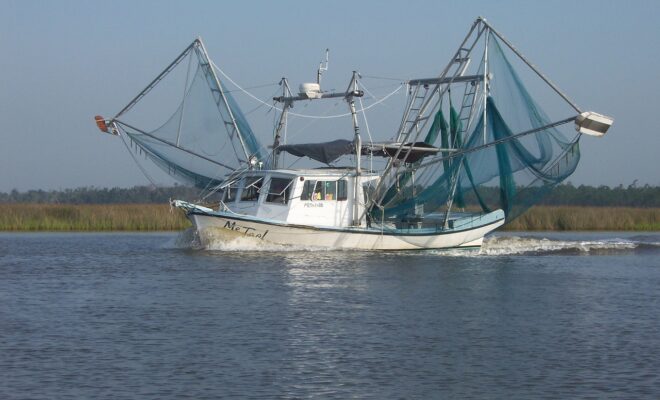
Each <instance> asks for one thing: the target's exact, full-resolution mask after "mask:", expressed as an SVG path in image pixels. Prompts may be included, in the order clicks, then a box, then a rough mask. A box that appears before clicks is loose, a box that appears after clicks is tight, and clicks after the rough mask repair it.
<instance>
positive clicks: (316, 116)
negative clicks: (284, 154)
mask: <svg viewBox="0 0 660 400" xmlns="http://www.w3.org/2000/svg"><path fill="white" fill-rule="evenodd" d="M209 61H211V65H213V68H215V69H216V70H217V71H218V72H220V73H221V74H222V76H224V77H225V78H227V80H228V81H229V82H231V83H232V84H233V85H234V86H236V87H237V88H238V89H239V90H240V91H242V92H243V93H245V94H246V95H248V96H249V97H251V98H252V99H253V100H255V101H258V102H259V103H262V104H263V105H265V106H266V107H270V108H273V109H275V110H278V111H280V112H281V111H282V109H281V108H279V107H277V106H274V105H271V104H268V103H266V102H265V101H263V100H261V99H260V98H258V97H257V96H255V95H253V94H252V93H250V92H248V91H247V90H245V89H243V88H242V87H241V86H240V85H239V84H238V83H236V82H235V81H234V80H233V79H231V78H230V77H229V75H227V74H225V72H224V71H223V70H221V69H220V67H218V66H217V65H215V62H213V60H211V59H209ZM404 86H405V85H404V84H403V83H402V84H401V85H399V87H397V88H396V89H395V90H394V91H392V92H390V93H389V94H387V95H386V96H385V97H383V98H382V99H380V100H378V101H377V102H375V103H372V104H369V105H368V106H367V107H365V108H364V109H363V110H362V111H363V112H364V111H366V110H368V109H370V108H372V107H374V106H376V105H378V104H380V103H382V102H384V101H385V100H387V99H388V98H390V97H391V96H393V95H394V94H396V93H397V92H398V91H399V90H401V88H402V87H404ZM289 115H295V116H296V117H301V118H315V119H330V118H341V117H347V116H349V115H351V113H350V112H348V113H344V114H337V115H328V116H322V115H305V114H298V113H294V112H289Z"/></svg>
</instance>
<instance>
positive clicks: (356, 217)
mask: <svg viewBox="0 0 660 400" xmlns="http://www.w3.org/2000/svg"><path fill="white" fill-rule="evenodd" d="M357 77H358V73H357V72H356V71H353V77H352V78H351V83H350V84H349V85H348V89H347V90H346V93H349V95H348V96H347V98H346V99H347V100H348V105H349V108H350V110H351V117H352V121H353V131H354V132H355V138H354V139H353V145H354V146H355V185H354V186H355V187H354V190H353V191H354V200H353V225H355V226H359V225H360V220H361V219H362V218H360V207H359V204H360V190H359V188H360V172H361V171H360V158H361V157H362V154H361V153H362V139H361V138H360V127H359V125H358V119H357V113H356V111H355V100H354V98H353V93H358V86H357Z"/></svg>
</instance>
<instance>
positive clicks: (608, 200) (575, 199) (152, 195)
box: [0, 183, 660, 208]
mask: <svg viewBox="0 0 660 400" xmlns="http://www.w3.org/2000/svg"><path fill="white" fill-rule="evenodd" d="M528 190H529V189H528ZM480 191H483V192H482V195H483V197H485V198H488V197H496V196H498V189H496V188H490V189H489V188H482V189H480ZM200 194H201V193H200V190H199V189H197V188H191V187H187V186H181V185H175V186H169V187H155V186H135V187H132V188H117V187H116V188H97V187H82V188H77V189H64V190H49V191H45V190H28V191H26V192H19V191H17V190H12V191H11V192H9V193H3V192H0V203H37V204H39V203H41V204H126V203H161V204H162V203H167V202H168V200H169V199H182V200H188V201H195V200H197V199H199V198H200ZM469 197H470V196H468V198H466V200H467V202H468V203H472V202H473V201H470V200H471V199H470V198H469ZM535 203H536V204H540V205H552V206H592V207H594V206H595V207H644V208H649V207H660V186H650V185H644V186H637V185H635V184H633V185H629V186H627V187H624V186H623V185H619V186H616V187H609V186H586V185H580V186H574V185H572V184H571V183H567V184H563V185H558V186H556V187H554V188H553V189H552V190H550V191H549V192H548V193H544V194H543V196H540V199H539V200H538V201H536V202H535Z"/></svg>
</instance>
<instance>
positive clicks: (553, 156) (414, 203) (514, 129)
mask: <svg viewBox="0 0 660 400" xmlns="http://www.w3.org/2000/svg"><path fill="white" fill-rule="evenodd" d="M488 57H489V58H488V71H487V72H488V73H489V74H491V75H490V76H492V79H490V80H489V87H488V95H487V96H483V95H482V96H481V98H478V99H477V101H476V102H475V105H474V109H475V111H474V112H473V118H472V120H471V121H470V122H471V123H470V126H469V128H468V129H465V125H464V124H466V123H468V121H469V118H466V114H465V113H463V114H461V112H464V109H465V108H464V107H461V103H459V104H458V105H455V104H453V103H452V93H451V91H448V92H446V94H445V96H446V97H447V100H448V101H444V102H443V103H440V106H439V108H438V110H437V111H435V114H434V119H433V122H432V124H431V126H430V127H429V129H428V131H427V133H426V135H425V137H424V141H425V142H426V143H428V144H434V145H435V146H438V147H440V148H441V149H447V151H440V152H439V153H438V154H437V155H436V156H433V157H426V158H424V159H422V160H419V161H416V162H415V163H411V164H407V165H404V166H401V167H399V168H398V170H397V172H396V173H395V174H393V176H391V177H389V181H387V184H386V185H385V186H384V188H383V192H382V193H381V194H379V193H376V194H375V196H376V197H378V196H379V195H380V196H381V198H382V201H381V202H380V205H379V206H376V207H373V208H372V209H371V217H372V218H374V219H380V218H401V217H406V216H409V215H413V214H415V215H419V214H420V213H421V214H424V215H430V214H434V213H435V214H440V213H442V212H444V211H447V210H448V209H450V210H451V211H465V212H475V213H479V212H490V211H493V210H496V209H502V210H504V212H505V214H506V218H507V221H511V220H512V219H514V218H515V217H516V216H518V215H520V214H521V213H522V212H524V211H525V210H526V209H528V208H529V207H530V206H531V205H533V204H534V203H536V202H537V201H538V200H539V198H540V197H542V196H543V195H545V194H546V193H547V192H548V191H549V190H550V189H551V188H552V187H554V186H555V185H557V184H559V183H560V182H562V181H563V180H564V179H566V178H567V177H568V176H569V175H571V174H572V173H573V171H574V170H575V168H576V167H577V164H578V161H579V159H580V152H579V145H578V140H579V134H578V133H577V132H576V131H575V130H573V128H572V126H571V124H565V125H558V126H552V127H548V126H549V125H552V124H553V122H556V121H558V120H559V119H551V118H549V117H548V116H547V115H546V114H545V113H544V111H543V110H542V109H541V107H540V106H539V104H537V102H536V101H535V100H534V99H533V98H532V96H531V95H530V93H529V92H528V90H527V89H526V87H525V85H523V82H522V79H521V78H520V76H519V75H518V74H517V73H516V71H515V70H514V68H513V66H512V64H511V63H510V62H509V60H508V59H507V57H506V56H505V52H504V51H503V49H502V47H501V46H500V43H499V42H498V41H497V40H496V39H495V38H494V37H493V38H491V40H490V41H489V44H488ZM476 73H478V74H483V73H484V71H483V67H480V69H479V70H478V71H476ZM468 84H470V83H468ZM454 91H456V89H454ZM461 93H463V92H461ZM484 97H485V101H484ZM446 115H448V116H449V122H447V119H446ZM567 116H570V114H568V115H564V117H567ZM530 132H531V133H530ZM492 142H497V143H499V144H493V145H489V146H485V145H487V144H489V143H492Z"/></svg>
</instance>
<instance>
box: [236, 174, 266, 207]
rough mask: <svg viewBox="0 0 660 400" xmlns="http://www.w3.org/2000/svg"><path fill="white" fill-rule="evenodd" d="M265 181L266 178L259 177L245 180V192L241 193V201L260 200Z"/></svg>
mask: <svg viewBox="0 0 660 400" xmlns="http://www.w3.org/2000/svg"><path fill="white" fill-rule="evenodd" d="M263 181H264V178H262V177H259V176H251V177H248V178H245V187H243V192H242V193H241V201H257V200H259V193H260V190H261V184H262V183H263Z"/></svg>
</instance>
